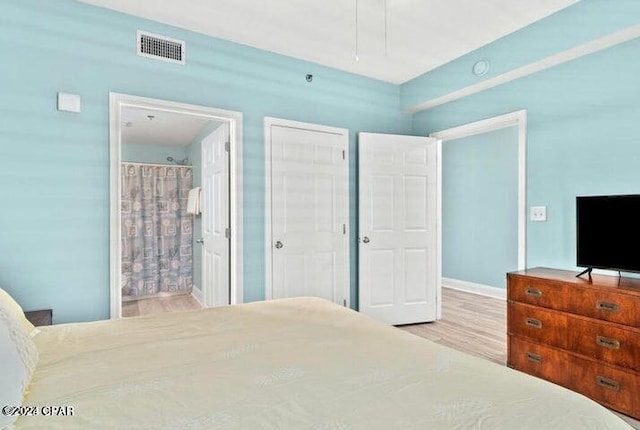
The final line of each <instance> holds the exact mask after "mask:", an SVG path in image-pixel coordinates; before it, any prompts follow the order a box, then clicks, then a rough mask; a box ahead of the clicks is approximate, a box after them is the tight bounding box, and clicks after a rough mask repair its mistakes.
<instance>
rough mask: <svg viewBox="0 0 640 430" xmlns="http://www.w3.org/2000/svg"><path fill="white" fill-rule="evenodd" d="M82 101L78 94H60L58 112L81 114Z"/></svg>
mask: <svg viewBox="0 0 640 430" xmlns="http://www.w3.org/2000/svg"><path fill="white" fill-rule="evenodd" d="M80 106H81V100H80V96H79V95H76V94H67V93H58V110H60V111H65V112H74V113H80Z"/></svg>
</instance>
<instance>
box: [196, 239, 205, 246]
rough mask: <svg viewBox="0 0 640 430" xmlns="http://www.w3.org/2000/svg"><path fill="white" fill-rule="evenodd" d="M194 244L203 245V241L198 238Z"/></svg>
mask: <svg viewBox="0 0 640 430" xmlns="http://www.w3.org/2000/svg"><path fill="white" fill-rule="evenodd" d="M196 243H199V244H200V245H202V244H204V239H203V238H200V239H198V240H196Z"/></svg>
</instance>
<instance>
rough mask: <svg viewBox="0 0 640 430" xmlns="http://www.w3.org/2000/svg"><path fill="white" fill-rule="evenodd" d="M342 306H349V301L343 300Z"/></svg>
mask: <svg viewBox="0 0 640 430" xmlns="http://www.w3.org/2000/svg"><path fill="white" fill-rule="evenodd" d="M342 306H344V307H346V306H347V299H342Z"/></svg>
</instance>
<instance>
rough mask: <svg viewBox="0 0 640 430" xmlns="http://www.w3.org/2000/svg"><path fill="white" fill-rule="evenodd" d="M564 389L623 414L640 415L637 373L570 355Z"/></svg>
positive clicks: (638, 378) (639, 378)
mask: <svg viewBox="0 0 640 430" xmlns="http://www.w3.org/2000/svg"><path fill="white" fill-rule="evenodd" d="M570 360H571V370H570V372H571V380H570V382H569V385H567V387H568V388H570V389H572V390H576V391H578V392H580V393H582V394H584V395H585V396H587V397H590V398H592V399H593V400H595V401H597V402H600V403H602V404H603V405H605V406H608V407H610V408H612V409H615V410H617V411H619V412H622V413H624V414H627V415H630V416H633V417H640V383H639V381H640V374H638V373H634V372H631V371H628V372H627V371H623V370H620V369H617V368H613V367H611V366H607V365H605V364H602V363H600V362H595V361H591V360H587V359H584V358H580V357H577V356H572V357H571V359H570Z"/></svg>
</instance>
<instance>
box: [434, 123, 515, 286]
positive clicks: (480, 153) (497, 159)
mask: <svg viewBox="0 0 640 430" xmlns="http://www.w3.org/2000/svg"><path fill="white" fill-rule="evenodd" d="M442 195H443V199H442V276H443V277H445V278H451V279H455V280H460V281H466V282H473V283H476V284H481V285H488V286H491V287H497V288H505V287H506V286H505V280H506V277H505V273H506V272H509V271H512V270H517V269H518V128H517V127H509V128H505V129H502V130H497V131H492V132H489V133H483V134H478V135H475V136H471V137H466V138H463V139H456V140H450V141H446V142H444V143H443V144H442Z"/></svg>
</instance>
